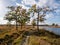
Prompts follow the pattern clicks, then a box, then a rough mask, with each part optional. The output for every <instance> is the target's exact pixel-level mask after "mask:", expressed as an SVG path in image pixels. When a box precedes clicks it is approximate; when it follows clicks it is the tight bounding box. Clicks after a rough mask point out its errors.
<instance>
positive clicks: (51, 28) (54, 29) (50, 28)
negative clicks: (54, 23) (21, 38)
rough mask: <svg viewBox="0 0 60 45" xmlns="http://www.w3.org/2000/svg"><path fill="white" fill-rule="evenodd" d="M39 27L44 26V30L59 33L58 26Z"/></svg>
mask: <svg viewBox="0 0 60 45" xmlns="http://www.w3.org/2000/svg"><path fill="white" fill-rule="evenodd" d="M40 28H44V29H46V30H49V31H52V32H54V33H55V34H57V35H60V28H53V27H47V26H40Z"/></svg>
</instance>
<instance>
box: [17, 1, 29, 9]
mask: <svg viewBox="0 0 60 45" xmlns="http://www.w3.org/2000/svg"><path fill="white" fill-rule="evenodd" d="M16 5H17V6H22V8H24V9H29V7H26V6H25V5H23V4H19V3H17V2H16Z"/></svg>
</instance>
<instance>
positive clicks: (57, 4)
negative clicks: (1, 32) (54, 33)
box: [0, 0, 60, 25]
mask: <svg viewBox="0 0 60 45" xmlns="http://www.w3.org/2000/svg"><path fill="white" fill-rule="evenodd" d="M34 4H36V5H37V6H39V7H44V6H50V7H51V8H53V9H56V10H55V11H54V12H52V13H49V14H47V15H46V16H45V17H46V19H47V20H46V21H45V23H46V24H52V23H56V24H59V25H60V0H0V24H6V23H7V20H4V16H5V14H6V13H7V12H8V9H7V7H8V6H22V7H23V8H25V9H29V8H30V7H31V6H32V5H34Z"/></svg>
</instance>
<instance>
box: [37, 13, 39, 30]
mask: <svg viewBox="0 0 60 45" xmlns="http://www.w3.org/2000/svg"><path fill="white" fill-rule="evenodd" d="M37 30H38V31H39V12H38V17H37Z"/></svg>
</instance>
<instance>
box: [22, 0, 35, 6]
mask: <svg viewBox="0 0 60 45" xmlns="http://www.w3.org/2000/svg"><path fill="white" fill-rule="evenodd" d="M22 4H24V5H33V4H36V1H35V0H22Z"/></svg>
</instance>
